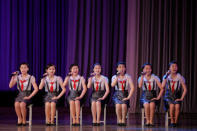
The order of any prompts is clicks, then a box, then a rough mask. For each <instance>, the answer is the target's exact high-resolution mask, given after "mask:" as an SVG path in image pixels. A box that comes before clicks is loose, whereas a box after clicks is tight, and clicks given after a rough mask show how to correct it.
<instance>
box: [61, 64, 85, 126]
mask: <svg viewBox="0 0 197 131" xmlns="http://www.w3.org/2000/svg"><path fill="white" fill-rule="evenodd" d="M69 71H70V73H69V75H68V76H66V78H65V80H64V84H63V85H64V86H67V85H68V86H69V90H70V92H69V96H68V101H69V104H70V113H71V115H72V125H73V126H79V125H80V124H79V114H80V100H81V99H82V98H83V97H84V95H85V93H86V91H87V87H86V84H85V79H84V78H83V77H82V76H80V75H79V66H78V65H77V64H72V65H71V66H70V68H69Z"/></svg>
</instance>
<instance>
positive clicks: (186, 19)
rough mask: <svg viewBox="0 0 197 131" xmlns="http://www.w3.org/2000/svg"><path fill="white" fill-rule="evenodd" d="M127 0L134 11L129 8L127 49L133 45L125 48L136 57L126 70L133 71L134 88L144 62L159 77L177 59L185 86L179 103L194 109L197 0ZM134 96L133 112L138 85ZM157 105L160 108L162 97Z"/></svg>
mask: <svg viewBox="0 0 197 131" xmlns="http://www.w3.org/2000/svg"><path fill="white" fill-rule="evenodd" d="M128 3H129V4H128V11H129V10H134V12H132V13H130V12H128V21H129V23H128V34H127V37H128V39H127V46H130V50H132V48H135V49H134V50H133V52H128V50H129V49H128V50H127V59H128V58H130V57H133V55H134V56H135V59H133V60H128V61H127V63H128V65H131V66H130V67H131V69H129V73H131V74H133V77H134V79H135V85H136V89H137V77H139V73H140V72H141V66H142V65H143V64H144V63H145V62H149V63H151V64H152V65H153V73H154V74H156V75H158V76H159V77H160V79H162V76H163V75H164V74H165V72H166V71H167V70H168V63H169V62H170V61H172V60H176V61H177V62H178V66H179V72H180V73H181V74H182V75H183V76H184V77H185V79H186V85H187V89H188V92H187V95H186V97H185V99H184V101H183V104H182V106H181V108H182V112H186V113H196V112H197V110H196V108H197V95H196V94H197V88H196V87H197V82H196V81H197V76H196V72H197V70H196V65H197V52H196V51H197V16H196V12H197V1H196V0H131V1H129V2H128ZM133 4H134V5H136V6H133ZM134 13H135V14H134ZM135 18H136V19H135ZM134 19H135V20H136V21H134ZM133 21H134V22H133ZM134 31H135V33H134ZM133 36H135V37H133ZM133 61H135V63H133ZM134 96H135V98H134V99H133V101H132V102H131V103H135V104H136V106H132V107H131V108H132V111H133V112H139V111H140V110H139V109H140V108H139V98H140V89H137V91H136V92H135V95H134ZM159 109H160V112H163V101H162V102H161V104H160V107H159Z"/></svg>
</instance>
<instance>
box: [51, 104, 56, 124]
mask: <svg viewBox="0 0 197 131" xmlns="http://www.w3.org/2000/svg"><path fill="white" fill-rule="evenodd" d="M55 111H56V103H55V102H51V123H52V124H54V117H55Z"/></svg>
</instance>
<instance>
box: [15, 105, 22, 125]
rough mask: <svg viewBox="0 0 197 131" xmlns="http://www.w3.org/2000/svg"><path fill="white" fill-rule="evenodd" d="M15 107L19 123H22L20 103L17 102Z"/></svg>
mask: <svg viewBox="0 0 197 131" xmlns="http://www.w3.org/2000/svg"><path fill="white" fill-rule="evenodd" d="M14 107H15V111H16V115H17V117H18V123H19V124H20V123H22V114H21V108H20V103H19V102H15V103H14Z"/></svg>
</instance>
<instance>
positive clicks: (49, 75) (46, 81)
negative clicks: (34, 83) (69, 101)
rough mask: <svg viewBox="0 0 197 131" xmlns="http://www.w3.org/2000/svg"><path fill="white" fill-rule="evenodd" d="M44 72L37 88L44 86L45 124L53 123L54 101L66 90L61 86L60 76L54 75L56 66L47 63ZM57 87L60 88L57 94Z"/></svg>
mask: <svg viewBox="0 0 197 131" xmlns="http://www.w3.org/2000/svg"><path fill="white" fill-rule="evenodd" d="M45 71H46V73H45V74H44V76H45V77H44V78H42V80H41V83H40V85H39V89H40V90H41V89H43V87H45V92H47V95H46V96H45V99H44V100H45V115H46V125H48V126H49V125H55V124H54V117H55V111H56V103H57V100H58V99H59V98H60V97H62V95H63V94H64V93H65V92H66V89H65V87H64V86H63V81H62V78H61V77H60V76H56V75H55V71H56V67H55V65H53V64H48V65H47V66H46V70H45ZM59 87H61V88H62V91H61V93H60V94H59V95H58V92H59Z"/></svg>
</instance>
